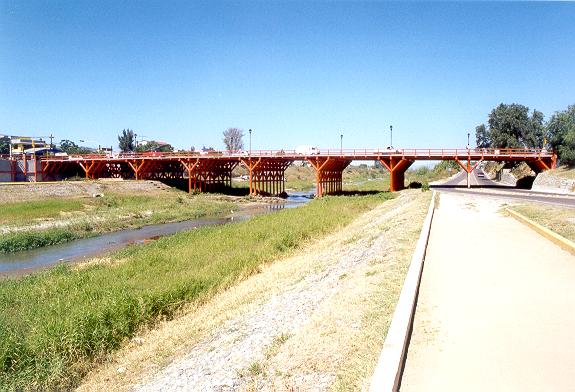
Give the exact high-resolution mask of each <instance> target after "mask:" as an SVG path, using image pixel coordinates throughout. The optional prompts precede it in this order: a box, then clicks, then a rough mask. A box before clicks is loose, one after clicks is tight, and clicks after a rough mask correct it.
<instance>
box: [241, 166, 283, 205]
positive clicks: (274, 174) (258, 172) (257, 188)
mask: <svg viewBox="0 0 575 392" xmlns="http://www.w3.org/2000/svg"><path fill="white" fill-rule="evenodd" d="M241 162H242V165H244V166H245V167H246V168H247V169H248V170H249V172H250V174H249V175H250V195H275V196H277V195H281V194H282V193H284V192H285V171H286V169H287V168H288V166H289V165H291V164H292V163H293V161H292V160H289V159H285V158H265V159H262V158H258V159H252V158H242V159H241Z"/></svg>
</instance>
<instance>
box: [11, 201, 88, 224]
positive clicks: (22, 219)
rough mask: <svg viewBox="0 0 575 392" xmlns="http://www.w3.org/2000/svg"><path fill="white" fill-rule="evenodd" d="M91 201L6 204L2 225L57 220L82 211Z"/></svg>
mask: <svg viewBox="0 0 575 392" xmlns="http://www.w3.org/2000/svg"><path fill="white" fill-rule="evenodd" d="M89 202H90V199H85V198H84V199H80V198H75V199H71V198H70V199H47V200H34V201H26V202H17V203H6V204H3V205H2V206H1V207H2V208H0V224H15V223H30V222H31V221H33V220H36V219H46V218H57V217H59V216H61V215H62V213H66V212H72V211H82V210H84V209H85V204H87V203H89Z"/></svg>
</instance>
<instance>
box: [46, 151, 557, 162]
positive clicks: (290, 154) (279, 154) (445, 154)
mask: <svg viewBox="0 0 575 392" xmlns="http://www.w3.org/2000/svg"><path fill="white" fill-rule="evenodd" d="M386 156H393V157H402V158H409V159H417V158H419V159H425V158H427V159H433V158H438V159H446V158H458V159H459V158H467V157H471V158H472V159H474V160H475V159H485V160H489V159H490V158H495V159H505V158H507V159H510V160H512V159H513V158H517V159H521V158H537V157H539V158H551V157H553V151H550V150H546V149H537V148H469V149H468V148H455V149H449V148H402V149H395V148H393V149H389V148H382V149H369V148H364V149H339V148H338V149H313V150H309V151H305V152H301V151H297V150H252V151H235V152H229V151H205V152H204V151H201V152H197V151H194V152H192V151H190V152H187V151H186V152H144V153H115V154H110V153H101V154H85V155H78V154H71V155H67V156H44V157H41V159H42V160H46V161H76V160H127V159H178V158H180V159H189V158H206V159H208V158H220V159H225V158H230V159H241V158H250V157H251V158H286V159H293V160H299V159H306V158H314V157H341V158H349V159H358V160H362V159H363V160H368V159H377V158H378V157H386Z"/></svg>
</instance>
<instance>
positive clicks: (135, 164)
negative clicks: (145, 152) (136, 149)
mask: <svg viewBox="0 0 575 392" xmlns="http://www.w3.org/2000/svg"><path fill="white" fill-rule="evenodd" d="M128 165H129V166H130V167H131V168H132V170H133V171H134V176H135V177H136V180H141V179H143V178H145V177H146V173H147V171H148V170H150V169H152V170H153V169H154V162H153V161H148V160H145V159H140V160H132V161H128Z"/></svg>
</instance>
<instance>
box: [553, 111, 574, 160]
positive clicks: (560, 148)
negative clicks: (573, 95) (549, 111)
mask: <svg viewBox="0 0 575 392" xmlns="http://www.w3.org/2000/svg"><path fill="white" fill-rule="evenodd" d="M547 133H548V135H549V144H550V145H551V146H552V147H553V148H554V149H555V150H557V154H558V155H559V159H560V160H561V163H565V164H568V165H575V105H570V106H569V107H568V108H567V110H565V111H562V112H555V113H554V114H553V116H551V118H550V119H549V121H548V122H547Z"/></svg>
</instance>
